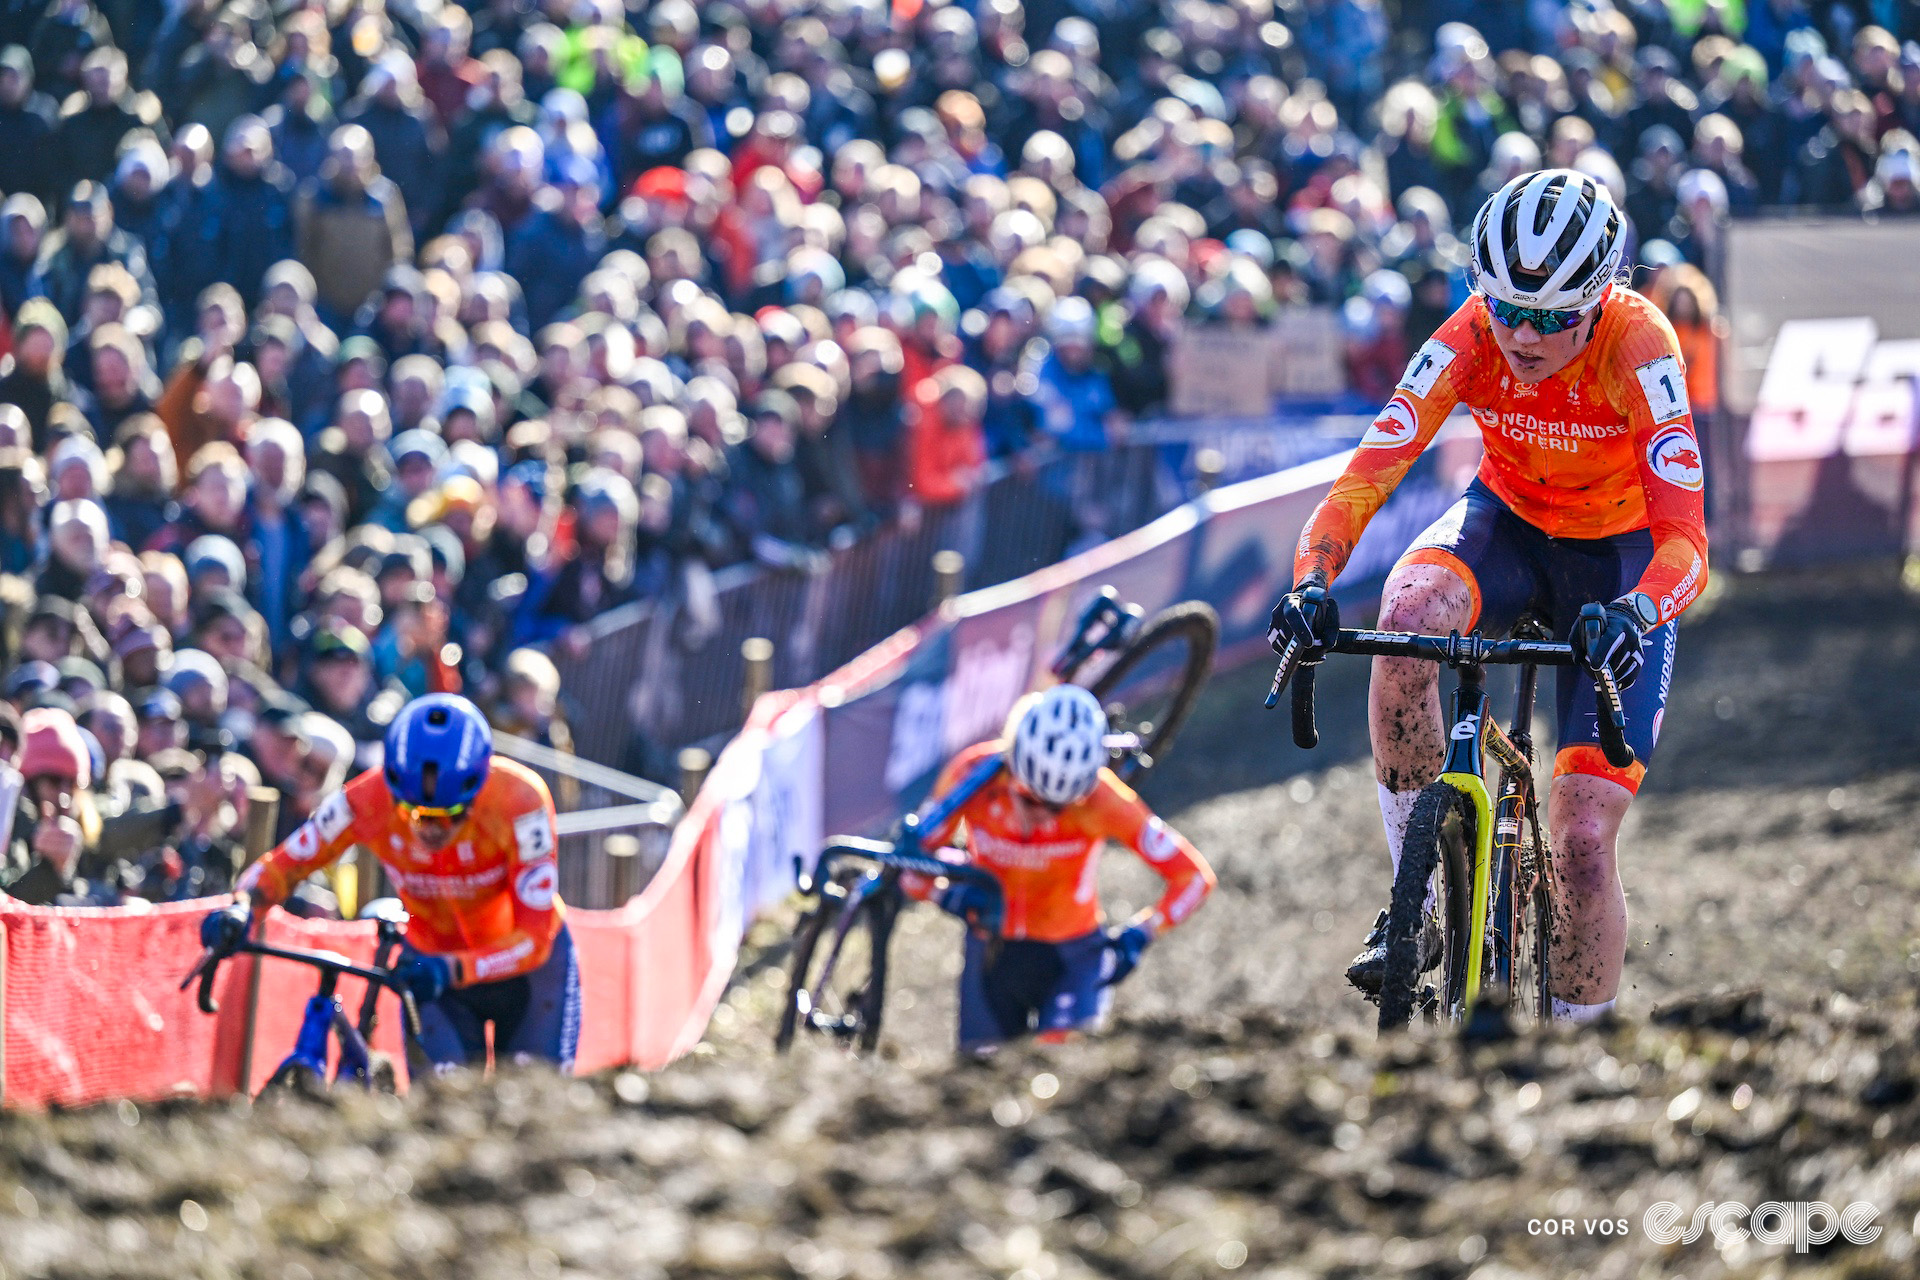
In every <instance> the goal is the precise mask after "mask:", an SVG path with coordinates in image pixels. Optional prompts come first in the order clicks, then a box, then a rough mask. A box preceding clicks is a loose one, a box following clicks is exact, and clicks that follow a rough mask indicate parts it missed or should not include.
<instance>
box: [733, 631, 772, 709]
mask: <svg viewBox="0 0 1920 1280" xmlns="http://www.w3.org/2000/svg"><path fill="white" fill-rule="evenodd" d="M740 656H741V657H742V658H744V659H745V660H746V664H747V670H746V675H745V676H744V677H743V678H742V680H741V681H740V714H741V715H742V716H750V715H752V714H753V704H754V703H756V702H758V701H759V700H760V695H761V694H763V693H766V692H767V691H768V690H770V689H772V688H773V641H771V640H769V639H767V638H766V637H765V636H749V637H748V638H747V639H745V640H742V641H741V642H740Z"/></svg>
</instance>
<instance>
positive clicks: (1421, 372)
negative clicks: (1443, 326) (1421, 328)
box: [1394, 338, 1459, 397]
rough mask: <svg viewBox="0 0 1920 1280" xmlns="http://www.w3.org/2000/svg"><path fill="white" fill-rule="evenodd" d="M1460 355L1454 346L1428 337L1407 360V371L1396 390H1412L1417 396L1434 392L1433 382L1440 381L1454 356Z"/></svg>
mask: <svg viewBox="0 0 1920 1280" xmlns="http://www.w3.org/2000/svg"><path fill="white" fill-rule="evenodd" d="M1457 355H1459V352H1457V351H1455V350H1454V349H1453V348H1452V347H1450V346H1448V345H1447V344H1446V343H1444V342H1442V341H1440V340H1439V339H1438V338H1428V339H1427V340H1426V342H1424V343H1423V344H1421V347H1420V349H1419V350H1418V351H1416V352H1414V353H1413V359H1411V360H1409V361H1408V362H1407V371H1406V373H1405V374H1404V375H1402V376H1401V378H1400V385H1399V386H1397V387H1395V388H1394V390H1396V391H1411V392H1413V394H1415V395H1417V396H1423V397H1424V396H1430V395H1432V394H1433V384H1434V383H1436V382H1438V381H1440V375H1441V374H1443V373H1445V372H1446V371H1447V366H1448V365H1450V364H1452V363H1453V361H1454V357H1455V356H1457Z"/></svg>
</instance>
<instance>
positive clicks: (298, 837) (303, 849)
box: [286, 818, 325, 862]
mask: <svg viewBox="0 0 1920 1280" xmlns="http://www.w3.org/2000/svg"><path fill="white" fill-rule="evenodd" d="M314 821H315V820H314V819H313V818H309V819H307V820H306V821H305V822H303V823H301V824H300V827H299V829H298V830H296V831H295V832H294V833H293V834H292V835H290V836H288V837H287V846H286V848H287V856H288V857H289V858H292V859H293V860H294V861H295V862H312V861H313V860H314V858H315V857H317V856H319V853H320V846H321V845H322V844H323V843H325V842H324V841H323V840H321V838H320V831H319V829H318V828H317V827H315V826H314V825H313V824H314Z"/></svg>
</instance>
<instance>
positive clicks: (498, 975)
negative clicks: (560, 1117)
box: [201, 694, 580, 1070]
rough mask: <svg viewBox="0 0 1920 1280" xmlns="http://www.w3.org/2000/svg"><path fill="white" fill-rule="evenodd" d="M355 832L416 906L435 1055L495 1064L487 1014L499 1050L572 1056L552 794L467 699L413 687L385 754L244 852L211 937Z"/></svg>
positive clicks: (413, 966) (574, 1027)
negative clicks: (261, 849)
mask: <svg viewBox="0 0 1920 1280" xmlns="http://www.w3.org/2000/svg"><path fill="white" fill-rule="evenodd" d="M355 845H359V846H361V847H363V848H365V849H368V850H370V851H372V853H373V855H374V856H375V857H377V858H379V859H380V862H381V865H382V866H383V867H384V868H385V869H386V873H387V878H388V880H389V881H391V882H392V884H393V886H394V889H395V892H396V893H397V894H398V896H399V898H400V901H401V902H402V904H404V905H405V907H406V909H407V915H408V922H407V935H406V937H407V952H406V954H405V956H404V957H403V959H402V960H401V962H400V965H399V968H400V970H401V972H402V974H403V975H404V976H405V977H406V979H407V981H408V982H409V984H410V985H411V987H412V989H413V994H414V997H415V999H416V1000H417V1001H418V1002H419V1005H420V1022H421V1030H422V1037H421V1038H422V1043H423V1046H424V1047H425V1049H426V1051H427V1055H428V1057H429V1058H431V1059H432V1060H433V1062H434V1065H435V1066H436V1067H440V1068H447V1067H454V1066H466V1065H476V1066H477V1065H484V1064H485V1062H486V1059H487V1028H488V1026H489V1025H491V1027H492V1028H493V1046H494V1052H495V1054H496V1056H497V1057H498V1058H499V1059H500V1060H502V1061H505V1060H509V1059H512V1060H526V1059H545V1060H547V1061H550V1062H554V1063H557V1064H558V1065H559V1066H560V1068H561V1069H562V1070H567V1069H570V1068H571V1067H572V1065H573V1057H574V1049H575V1046H576V1045H577V1044H578V1042H579V1038H580V973H579V968H578V965H577V964H576V963H575V959H574V952H573V941H572V939H571V937H570V936H569V935H568V933H567V926H566V909H565V907H564V905H563V904H562V903H561V901H560V894H559V892H558V888H559V864H558V861H557V857H556V855H557V851H558V848H559V840H558V837H557V835H556V832H555V827H554V810H553V797H552V795H551V794H549V793H548V791H547V785H546V783H544V782H542V781H541V780H540V778H539V776H538V775H536V774H535V773H533V771H532V770H530V769H527V768H526V767H525V766H523V765H520V764H518V763H516V762H514V761H512V760H508V759H506V758H504V757H497V756H495V755H494V754H493V731H492V730H491V729H490V728H488V726H487V722H486V719H485V718H484V717H483V716H482V715H481V714H480V711H479V709H478V708H476V707H475V706H474V705H473V704H472V703H471V702H468V701H467V700H466V699H465V698H461V697H457V696H455V695H453V694H431V695H429V696H427V697H424V698H419V699H416V700H415V701H413V702H411V703H409V704H408V705H407V706H406V707H405V708H404V709H403V710H402V711H401V712H400V714H399V715H398V716H396V717H395V718H394V721H393V724H392V726H391V727H390V728H389V729H388V731H387V736H386V759H385V763H384V764H383V766H382V767H380V768H377V769H369V770H367V771H366V772H365V773H363V774H361V775H360V776H359V777H357V778H354V779H353V780H352V781H351V782H349V783H347V785H346V786H345V787H344V788H343V789H341V790H340V791H337V792H335V793H333V794H332V795H331V796H329V797H327V798H326V799H325V800H323V801H321V802H320V804H319V805H318V806H317V807H316V808H315V809H314V811H313V816H312V817H311V818H309V819H308V820H307V821H306V822H305V823H304V824H302V825H301V826H300V827H299V828H298V829H297V830H295V831H294V833H293V834H292V835H291V836H289V837H288V838H287V840H286V842H285V843H283V844H282V845H280V847H279V848H277V849H275V850H274V851H273V852H271V853H269V854H268V855H267V856H266V857H264V858H262V859H261V860H260V861H259V862H257V863H255V864H254V865H253V866H252V867H250V868H248V869H247V872H246V874H245V875H243V876H242V877H241V880H240V885H239V896H238V899H237V900H236V901H235V903H234V904H233V905H232V906H230V907H226V908H223V909H221V910H220V911H216V912H214V913H213V914H212V915H210V916H209V917H208V918H207V920H206V921H205V923H204V924H203V925H202V926H201V936H202V939H203V941H205V942H206V944H207V945H208V946H215V945H221V944H224V943H226V942H228V941H230V940H232V939H233V938H234V937H235V936H236V935H237V934H239V933H240V932H241V931H243V930H245V929H246V928H247V925H248V923H249V920H250V917H251V915H252V914H253V913H255V912H260V911H264V910H265V909H266V908H268V907H270V906H272V905H273V904H275V903H278V902H281V901H284V900H285V899H286V897H287V895H288V894H289V893H291V892H292V891H293V888H294V886H296V885H297V884H299V883H300V881H302V880H304V879H305V878H306V877H307V876H310V875H312V874H313V873H314V872H315V871H318V870H319V869H320V868H322V867H324V866H326V865H327V864H328V863H331V862H332V861H333V860H334V859H336V858H338V857H339V856H340V855H341V854H343V853H345V852H346V851H347V850H348V849H350V848H352V847H354V846H355Z"/></svg>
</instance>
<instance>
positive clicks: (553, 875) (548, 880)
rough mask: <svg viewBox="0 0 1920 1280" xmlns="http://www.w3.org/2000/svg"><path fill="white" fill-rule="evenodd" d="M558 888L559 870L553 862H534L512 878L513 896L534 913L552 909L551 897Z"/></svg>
mask: <svg viewBox="0 0 1920 1280" xmlns="http://www.w3.org/2000/svg"><path fill="white" fill-rule="evenodd" d="M559 888H560V868H559V867H558V866H556V865H555V864H554V863H553V862H551V861H548V862H536V863H535V864H534V865H532V866H530V867H526V868H523V869H522V870H521V872H520V874H519V875H517V876H515V877H514V878H513V896H514V897H516V898H518V899H520V901H522V902H524V903H526V904H527V905H528V906H529V907H532V908H533V909H534V910H535V911H547V910H551V909H552V907H553V896H554V894H555V893H556V892H558V891H559Z"/></svg>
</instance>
